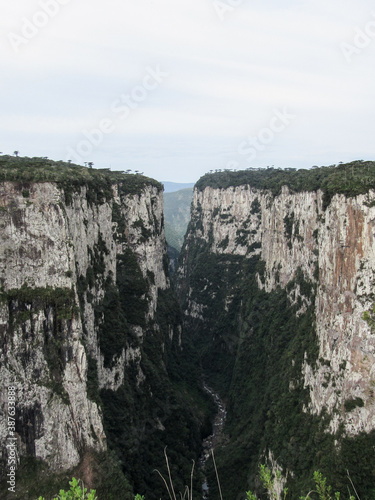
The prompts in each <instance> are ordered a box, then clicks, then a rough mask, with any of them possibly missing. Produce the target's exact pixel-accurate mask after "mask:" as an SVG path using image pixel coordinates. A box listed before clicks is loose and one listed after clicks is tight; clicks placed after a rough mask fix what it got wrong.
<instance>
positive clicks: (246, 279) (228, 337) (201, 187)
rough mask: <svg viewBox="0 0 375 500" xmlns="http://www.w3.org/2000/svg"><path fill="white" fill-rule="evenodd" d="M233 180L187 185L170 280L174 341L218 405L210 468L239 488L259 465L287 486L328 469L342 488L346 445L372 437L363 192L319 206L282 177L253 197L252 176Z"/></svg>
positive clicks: (367, 219) (370, 247) (367, 201)
mask: <svg viewBox="0 0 375 500" xmlns="http://www.w3.org/2000/svg"><path fill="white" fill-rule="evenodd" d="M340 168H344V167H340ZM369 168H370V167H369ZM348 170H349V168H348ZM349 171H350V170H349ZM236 175H238V174H232V179H231V177H230V176H231V174H225V176H226V177H225V181H224V182H220V176H218V175H217V176H216V177H215V175H213V176H211V178H210V176H206V179H204V182H202V181H200V183H198V185H197V187H196V189H195V192H194V201H193V206H192V220H191V223H190V226H189V229H188V233H187V235H186V239H185V245H184V248H183V250H182V255H183V260H182V263H181V266H180V269H179V288H180V296H181V300H182V301H183V303H184V309H185V323H186V327H187V331H189V330H190V332H191V335H192V336H193V337H194V341H195V343H196V344H197V345H198V346H199V349H200V352H201V357H202V361H203V364H204V366H205V367H206V371H207V374H208V376H209V377H210V378H211V380H212V382H213V383H214V384H216V386H217V387H218V388H219V389H221V390H222V391H223V392H224V393H225V394H226V395H227V397H228V398H229V405H228V425H227V433H228V439H229V445H228V446H227V449H226V450H225V452H223V455H222V456H221V457H220V463H221V465H222V467H223V468H227V469H229V470H231V472H232V474H234V471H235V469H236V467H238V460H241V461H246V462H247V463H249V464H251V466H250V468H247V467H246V466H245V467H244V469H245V472H242V473H240V476H242V478H241V480H242V489H243V488H245V487H246V482H247V481H250V484H252V479H251V478H252V475H253V474H254V472H255V470H254V468H256V463H257V461H258V460H262V457H264V458H263V461H265V460H266V457H267V456H268V455H269V454H272V455H273V456H274V457H276V460H277V461H279V462H280V464H281V466H282V467H283V470H284V475H285V474H286V473H287V472H288V471H289V473H290V474H292V475H295V476H296V477H297V481H296V482H297V483H298V479H299V478H300V477H302V476H303V474H307V473H310V472H311V469H312V468H314V467H315V468H317V467H319V466H320V467H321V468H325V469H328V468H329V467H330V465H329V466H328V465H327V463H330V461H331V462H335V467H332V469H335V473H336V478H335V479H336V484H338V485H339V487H341V485H342V484H341V482H340V481H341V478H340V480H338V473H337V470H338V468H339V467H341V469H342V470H340V474H341V473H342V472H343V471H344V468H345V466H346V467H347V468H348V469H350V470H353V466H352V465H351V464H350V463H346V464H345V461H346V460H349V459H348V453H349V451H348V450H350V446H352V448H351V449H352V450H354V449H356V446H357V445H356V444H355V443H357V442H359V440H360V438H359V437H358V436H361V433H363V432H365V433H368V434H367V437H368V442H372V440H371V439H373V437H372V438H371V439H370V434H371V435H373V433H372V431H374V429H375V404H374V385H375V383H374V370H375V364H374V352H375V351H374V349H375V335H374V331H373V320H372V315H373V312H372V311H373V303H374V295H373V285H374V276H375V255H374V251H375V245H374V221H375V208H374V202H373V200H374V199H375V192H374V190H372V189H369V190H367V192H366V193H363V194H358V195H356V196H352V197H350V196H346V195H345V194H343V193H330V196H329V197H327V194H326V192H325V191H324V188H322V189H319V187H317V188H316V189H311V188H310V189H305V190H304V189H303V188H301V187H299V188H298V189H296V187H295V186H293V182H291V181H290V180H289V178H288V176H286V178H285V184H284V185H283V182H280V183H279V188H278V189H277V190H275V189H270V188H268V189H267V186H266V187H265V188H260V187H254V185H255V186H257V185H259V183H260V181H259V176H261V175H262V174H261V173H248V174H247V175H248V178H249V181H248V183H247V182H243V183H238V182H236ZM277 175H278V172H277V171H276V172H275V175H274V177H276V176H277ZM290 175H293V173H291V174H290ZM228 176H229V178H228ZM274 177H272V175H271V177H270V178H271V180H272V179H273V178H274ZM221 178H223V175H222V176H221ZM252 181H253V182H252ZM220 183H221V184H224V187H221V185H220ZM231 183H232V184H233V185H230V184H231ZM288 184H289V187H288ZM209 346H211V348H210V347H209ZM277 372H278V373H277ZM303 426H305V427H306V426H310V427H309V432H310V434H309V432H306V430H305V431H303V429H302V427H303ZM251 427H252V429H253V431H250V430H249V429H250V428H251ZM313 429H315V430H313ZM331 438H332V439H331ZM311 440H312V443H311V447H310V449H308V446H307V444H308V443H310V442H311ZM350 440H352V441H350ZM314 441H315V442H314ZM319 441H320V445H318V446H317V445H316V443H317V442H318V443H319ZM335 443H336V445H335ZM349 443H352V445H350V444H349ZM340 447H341V450H343V452H342V454H341V455H340ZM319 448H320V449H319ZM325 450H326V451H327V455H329V457H330V458H328V456H327V457H325V458H324V459H323V458H322V454H324V453H325ZM367 451H368V450H367ZM365 453H366V452H365V450H363V457H364V456H365ZM304 454H306V456H304ZM345 454H346V455H345ZM353 454H354V453H353ZM356 460H358V457H356ZM339 463H340V464H341V465H340V466H339V465H338V464H339ZM343 463H344V464H345V465H343ZM372 463H373V462H372ZM272 465H274V464H272ZM336 466H337V467H336ZM251 467H252V469H251ZM330 472H331V473H332V474H333V472H332V470H331V471H330ZM327 475H329V471H328V472H327ZM228 476H230V473H229V474H228ZM370 476H371V477H372V473H370ZM236 477H237V479H238V475H237V476H236ZM289 477H291V476H289ZM241 480H240V482H241ZM228 481H229V483H231V481H230V477H229V478H228ZM237 483H238V481H237ZM231 488H232V491H231ZM233 489H234V491H235V492H237V490H238V491H239V489H238V486H237V485H236V484H235V483H233V485H231V484H230V485H229V488H228V491H227V494H229V495H232V496H233ZM366 491H367V490H366ZM296 492H297V491H296ZM230 497H231V496H230Z"/></svg>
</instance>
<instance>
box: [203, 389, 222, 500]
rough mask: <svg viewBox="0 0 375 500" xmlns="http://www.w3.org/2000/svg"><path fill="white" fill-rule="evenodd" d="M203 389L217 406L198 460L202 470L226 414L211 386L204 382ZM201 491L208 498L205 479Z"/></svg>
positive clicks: (218, 438)
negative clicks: (210, 430) (208, 434)
mask: <svg viewBox="0 0 375 500" xmlns="http://www.w3.org/2000/svg"><path fill="white" fill-rule="evenodd" d="M203 389H204V390H205V391H206V392H207V393H208V394H210V396H211V397H212V399H213V400H214V402H215V404H216V406H217V414H216V416H215V418H214V421H213V424H212V434H211V435H210V436H208V437H207V438H206V439H204V440H203V451H202V455H201V456H200V458H199V462H198V465H199V468H200V469H202V470H203V472H204V468H205V466H206V463H207V460H208V458H209V457H210V455H211V450H212V449H215V446H216V445H217V444H218V443H219V441H220V438H221V435H222V432H223V429H224V423H225V418H226V416H227V410H226V408H225V404H224V403H223V401H222V400H221V399H220V396H219V395H218V393H217V392H215V391H214V390H213V389H211V387H208V385H206V383H203ZM202 493H203V498H204V499H205V500H206V499H208V494H209V487H208V482H207V480H205V481H204V483H203V484H202Z"/></svg>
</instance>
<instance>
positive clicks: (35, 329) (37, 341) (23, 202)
mask: <svg viewBox="0 0 375 500" xmlns="http://www.w3.org/2000/svg"><path fill="white" fill-rule="evenodd" d="M22 161H23V163H22V164H20V165H21V166H22V167H24V164H27V165H26V167H29V169H30V170H32V173H30V172H29V173H26V174H25V172H24V171H23V170H21V167H20V168H19V170H20V171H19V172H18V173H17V168H18V165H14V164H13V170H12V171H11V172H9V170H7V171H6V172H5V174H4V172H3V171H2V172H1V174H2V175H3V177H4V176H5V177H8V178H10V179H11V180H9V181H8V180H4V181H3V182H2V183H1V184H0V241H1V245H0V285H1V310H0V334H1V335H0V379H1V380H2V387H1V388H0V392H1V396H0V402H1V412H2V414H3V416H4V418H2V419H1V422H0V437H1V459H2V472H3V473H6V472H7V462H6V461H7V450H6V444H7V438H8V437H9V436H8V426H7V419H6V415H7V388H8V386H15V387H16V437H17V453H18V459H19V460H21V466H22V461H23V460H24V459H29V458H34V459H37V460H42V461H43V463H44V464H45V467H47V469H48V470H49V471H51V472H56V473H57V472H61V471H66V470H73V469H74V468H75V467H77V466H79V465H80V464H82V463H83V462H84V463H85V464H86V466H85V467H86V469H87V468H88V469H90V463H91V462H92V460H91V459H90V460H91V462H90V460H88V459H87V457H92V456H93V454H94V456H96V455H98V454H99V455H100V453H101V454H103V453H105V452H106V450H107V449H108V447H109V448H110V449H112V450H115V452H116V454H117V457H118V459H120V463H121V468H122V471H123V472H124V474H125V476H126V477H127V478H128V480H129V481H130V483H131V484H132V485H133V486H134V487H135V488H136V491H146V490H148V488H149V487H150V484H151V483H152V481H153V480H154V479H153V478H150V477H149V476H151V470H152V469H151V468H154V467H155V466H160V461H158V458H159V455H160V457H162V453H163V448H164V446H165V445H166V444H167V442H166V441H168V439H171V435H168V433H169V432H170V427H171V426H173V424H174V418H175V417H177V414H178V413H180V417H181V418H180V427H181V428H183V425H185V424H186V425H188V424H187V423H186V422H187V421H188V420H189V417H186V414H187V413H188V412H185V410H184V408H183V405H181V404H180V403H181V401H179V400H178V396H176V394H175V390H174V389H173V387H172V384H171V375H170V374H169V371H168V370H169V368H168V367H169V363H170V359H171V353H172V351H173V350H175V351H176V350H179V349H178V345H179V343H180V341H181V318H180V317H179V312H178V311H179V309H178V306H177V303H176V300H175V298H174V296H173V292H172V290H171V287H170V282H169V277H168V259H167V255H166V243H165V237H164V223H163V195H162V186H161V185H160V184H159V183H157V182H156V181H152V180H151V179H147V178H144V177H141V176H126V175H122V176H121V175H117V174H116V176H115V178H113V177H112V176H111V174H109V173H107V172H104V173H98V174H97V173H95V172H93V171H89V170H87V169H83V168H80V169H79V167H77V168H76V170H74V169H73V167H70V166H67V165H63V166H60V165H56V164H53V162H42V161H39V163H40V165H39V164H38V165H37V167H35V166H34V162H33V160H26V159H25V160H22ZM0 166H1V167H3V165H0ZM57 167H59V168H57ZM63 167H64V168H66V169H67V174H66V179H64V181H63V182H62V181H61V179H60V178H59V177H58V178H57V181H55V182H54V181H51V182H48V181H45V182H36V181H33V180H32V178H33V177H37V178H38V176H44V177H47V178H48V175H50V176H52V178H53V177H54V176H57V174H55V170H56V171H58V172H59V171H60V170H61V168H63ZM51 169H52V170H51ZM71 169H73V170H72V171H70V170H71ZM51 171H52V173H51ZM76 171H78V172H81V174H82V176H83V179H81V178H80V179H78V181H77V179H76V176H77V175H78V174H76ZM40 172H42V173H40ZM17 175H18V176H19V177H18V178H21V181H15V180H13V178H14V177H15V176H16V178H17ZM25 176H26V177H27V181H25V180H23V179H24V177H25ZM90 176H91V177H90ZM92 176H94V177H92ZM95 176H97V177H98V178H99V179H97V178H96V177H95ZM30 177H31V180H29V179H30ZM189 424H190V426H191V432H192V434H193V432H194V424H192V423H191V421H190V422H189ZM180 430H181V429H180ZM197 432H198V431H197ZM172 435H173V432H172ZM166 436H167V437H166ZM179 439H180V438H179ZM179 439H177V440H176V443H179ZM194 439H196V438H193V437H192V438H191V440H190V445H191V447H192V448H193V447H194V446H196V444H197V442H198V441H197V439H198V438H197V439H196V441H194ZM177 445H178V444H177ZM172 446H173V445H172ZM153 447H154V448H156V447H158V448H160V449H158V450H157V451H155V450H153ZM188 447H189V445H188ZM192 448H190V449H192ZM152 453H154V456H153V457H152ZM95 454H96V455H95ZM85 457H86V458H85ZM151 457H152V458H153V459H154V461H153V460H152V459H151ZM190 458H191V457H190V455H189V453H188V454H187V456H186V457H183V458H182V460H186V462H187V463H189V459H190ZM87 461H88V463H89V465H88V466H87V463H86V462H87ZM91 465H92V464H91ZM95 466H97V464H96V465H95ZM138 467H139V468H138ZM91 468H92V467H91ZM148 468H150V470H148ZM147 471H148V472H150V474H148V472H147ZM94 472H95V471H93V470H91V472H90V470H89V471H87V470H86V471H85V473H86V479H87V478H88V479H87V480H88V481H89V482H90V477H91V478H92V477H93V474H94ZM19 482H21V479H20V480H19ZM41 483H42V481H41ZM93 486H95V487H97V485H96V484H93ZM105 487H106V490H105V491H109V492H110V495H111V494H112V495H113V494H116V491H117V490H116V485H113V484H112V485H105ZM111 487H112V490H111ZM151 490H152V488H151ZM103 491H104V490H103ZM38 493H42V491H41V490H39V492H38ZM50 493H52V492H50ZM125 493H126V492H125V491H124V490H122V492H121V494H123V495H124V494H125ZM20 494H21V495H22V494H24V495H25V493H22V492H21V493H20ZM29 494H31V495H32V493H31V492H29ZM157 494H158V493H157V492H156V491H155V495H157ZM101 496H102V498H107V497H106V496H105V493H102V495H101ZM22 498H28V497H27V496H23V497H22ZM30 498H31V497H30ZM108 498H112V497H111V496H109V497H108ZM150 498H151V496H150Z"/></svg>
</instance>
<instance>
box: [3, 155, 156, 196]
mask: <svg viewBox="0 0 375 500" xmlns="http://www.w3.org/2000/svg"><path fill="white" fill-rule="evenodd" d="M2 181H13V182H17V183H20V184H24V192H25V196H26V195H27V192H28V190H29V186H28V183H32V182H55V183H56V184H57V185H58V186H60V187H62V188H64V192H65V199H66V202H67V203H70V202H71V199H72V198H71V197H72V194H73V193H74V192H76V191H79V190H80V188H81V187H83V186H85V187H86V188H87V200H88V202H90V203H103V202H105V201H108V200H110V199H112V197H113V192H112V185H113V184H120V192H121V193H122V194H139V193H140V192H141V191H142V189H143V188H144V187H145V186H149V185H151V186H154V187H156V188H157V189H158V190H160V191H161V190H162V189H163V185H162V184H161V183H160V182H157V181H155V180H154V179H150V178H148V177H145V176H143V175H139V174H125V173H124V172H118V171H114V172H111V170H110V169H108V168H103V169H95V168H87V167H82V166H80V165H74V164H71V163H67V162H64V161H53V160H49V159H46V158H27V157H24V158H22V157H18V156H0V182H2Z"/></svg>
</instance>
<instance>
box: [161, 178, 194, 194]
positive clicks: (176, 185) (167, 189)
mask: <svg viewBox="0 0 375 500" xmlns="http://www.w3.org/2000/svg"><path fill="white" fill-rule="evenodd" d="M162 184H164V193H174V192H176V191H180V190H181V189H186V188H192V187H194V182H187V183H183V182H168V181H167V182H162Z"/></svg>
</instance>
